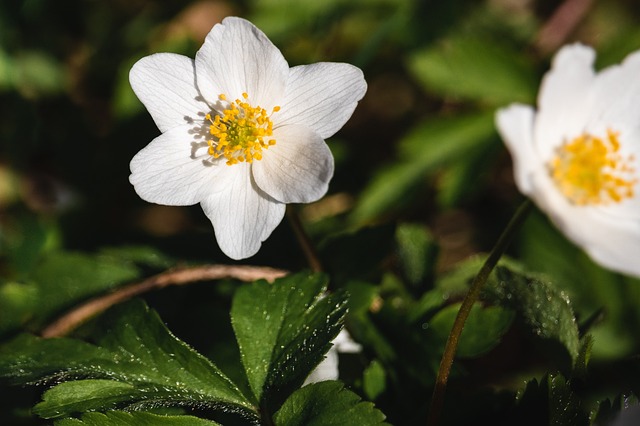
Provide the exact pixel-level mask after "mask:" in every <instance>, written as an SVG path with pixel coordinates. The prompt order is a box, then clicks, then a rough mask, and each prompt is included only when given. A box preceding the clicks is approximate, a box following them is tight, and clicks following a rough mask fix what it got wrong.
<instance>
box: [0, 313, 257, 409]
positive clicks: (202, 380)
mask: <svg viewBox="0 0 640 426" xmlns="http://www.w3.org/2000/svg"><path fill="white" fill-rule="evenodd" d="M103 321H105V326H106V331H105V333H104V334H103V335H102V336H100V337H99V338H98V339H97V344H96V345H93V344H90V343H85V342H83V341H80V340H74V339H66V338H62V339H40V338H37V337H33V336H29V335H22V336H20V337H18V338H17V339H15V340H13V341H12V342H10V343H9V344H7V345H5V346H3V347H2V348H1V351H0V376H4V377H8V378H11V379H13V380H14V381H17V382H27V381H36V380H42V379H56V380H65V379H74V378H83V379H85V378H86V379H90V380H79V381H71V382H66V383H61V384H59V385H57V386H55V387H53V388H52V389H51V390H49V391H48V392H47V393H46V394H45V396H44V400H43V401H42V402H41V403H39V404H38V405H37V406H36V407H35V408H34V412H35V413H37V414H39V415H40V416H42V417H45V418H54V417H61V416H65V415H70V414H73V413H75V412H78V411H87V410H101V409H113V408H119V407H138V408H139V407H144V406H154V405H157V404H164V405H190V406H197V407H208V408H224V409H226V410H231V411H242V412H244V413H245V415H247V416H252V415H255V414H254V412H253V407H252V405H251V403H250V402H249V401H248V400H247V399H246V398H245V397H244V396H243V395H242V393H241V392H240V391H239V390H238V388H237V387H236V386H235V385H234V384H233V383H231V381H230V380H229V379H228V378H227V377H225V376H224V375H223V374H222V373H221V372H220V370H219V369H218V368H217V367H216V366H214V365H213V364H212V363H211V362H210V361H209V360H207V359H206V358H204V357H203V356H202V355H200V354H198V353H197V352H195V351H194V350H193V349H191V348H190V347H189V346H187V345H186V344H185V343H183V342H182V341H180V340H178V339H177V338H176V337H175V336H173V335H172V334H171V332H169V330H167V328H166V327H165V326H164V324H163V323H162V321H161V320H160V318H159V317H158V315H157V314H156V313H155V312H153V311H150V310H149V309H148V308H147V307H146V306H145V305H144V304H143V303H142V302H140V301H133V302H130V303H128V304H126V305H124V306H122V307H118V308H115V309H114V310H113V311H112V312H110V313H109V314H108V315H107V318H105V319H103Z"/></svg>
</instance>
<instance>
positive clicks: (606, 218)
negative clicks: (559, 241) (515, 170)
mask: <svg viewBox="0 0 640 426" xmlns="http://www.w3.org/2000/svg"><path fill="white" fill-rule="evenodd" d="M534 186H535V191H534V193H533V195H532V198H533V200H534V201H535V202H536V204H537V205H538V207H540V209H541V210H542V211H544V212H545V213H547V215H548V216H549V218H550V219H551V221H552V222H553V223H554V224H555V225H556V227H557V228H558V229H559V230H560V231H561V232H562V233H563V234H564V235H565V236H566V237H567V238H568V239H569V240H570V241H572V242H573V243H574V244H576V245H577V246H579V247H581V248H582V249H583V250H584V251H585V252H587V253H588V254H589V256H591V258H592V259H593V260H594V261H595V262H596V263H598V264H600V265H602V266H604V267H606V268H609V269H612V270H615V271H617V272H621V273H625V274H629V275H633V276H637V277H640V262H638V253H640V221H639V220H637V219H635V220H634V219H621V218H619V217H616V216H612V215H610V214H608V212H607V211H606V209H604V208H599V207H591V206H576V205H573V204H571V203H570V202H569V201H568V200H567V199H566V197H564V195H562V193H560V191H558V190H557V189H556V187H555V185H554V183H553V181H552V180H551V178H550V177H548V176H546V175H544V174H538V175H537V176H536V179H535V182H534Z"/></svg>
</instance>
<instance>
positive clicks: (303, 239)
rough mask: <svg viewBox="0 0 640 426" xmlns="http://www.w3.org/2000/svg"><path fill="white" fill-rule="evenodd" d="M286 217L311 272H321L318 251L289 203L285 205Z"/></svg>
mask: <svg viewBox="0 0 640 426" xmlns="http://www.w3.org/2000/svg"><path fill="white" fill-rule="evenodd" d="M287 217H288V218H289V223H290V224H291V228H293V232H294V233H295V234H296V238H297V239H298V242H299V243H300V246H301V247H302V251H303V252H304V255H305V257H306V258H307V262H308V263H309V267H310V268H311V270H312V271H313V272H322V264H321V263H320V258H319V257H318V253H317V252H316V249H315V247H314V245H313V243H312V242H311V239H310V238H309V235H307V233H306V231H305V230H304V227H303V226H302V222H301V221H300V217H299V216H298V212H297V211H296V210H295V208H294V207H293V206H291V205H288V206H287Z"/></svg>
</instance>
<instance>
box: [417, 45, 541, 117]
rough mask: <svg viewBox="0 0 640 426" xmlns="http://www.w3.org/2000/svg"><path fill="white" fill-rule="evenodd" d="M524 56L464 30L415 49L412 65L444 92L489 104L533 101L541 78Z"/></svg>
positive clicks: (425, 82)
mask: <svg viewBox="0 0 640 426" xmlns="http://www.w3.org/2000/svg"><path fill="white" fill-rule="evenodd" d="M523 59H524V58H523V56H521V55H519V54H518V52H517V51H515V50H513V49H512V48H510V47H509V46H507V45H504V44H501V43H499V42H498V41H497V40H489V39H485V38H484V37H482V36H478V34H461V35H454V36H452V37H449V38H447V39H446V40H444V41H442V42H441V43H438V44H437V45H435V46H433V47H431V46H430V47H429V48H427V49H425V50H423V51H419V52H416V53H415V54H413V55H412V56H411V57H410V58H409V67H410V69H411V71H412V73H413V75H415V77H416V78H417V79H418V80H419V81H420V82H421V83H422V84H423V85H424V87H425V88H426V89H427V90H429V91H434V92H437V93H438V94H441V95H446V96H454V97H459V98H462V99H469V100H474V101H478V102H483V103H487V104H490V105H503V104H507V103H509V102H514V101H518V102H524V103H532V101H533V100H534V99H535V94H536V90H537V85H538V79H537V76H536V75H535V73H534V72H532V69H531V66H530V64H528V63H526V61H524V60H523ZM489 82H490V83H489Z"/></svg>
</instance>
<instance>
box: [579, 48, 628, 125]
mask: <svg viewBox="0 0 640 426" xmlns="http://www.w3.org/2000/svg"><path fill="white" fill-rule="evenodd" d="M638 75H640V51H638V52H635V53H633V54H631V55H629V56H627V58H625V60H624V61H623V62H622V63H621V64H620V65H614V66H611V67H608V68H606V69H604V70H602V71H601V72H600V73H599V74H598V75H597V77H596V79H595V81H594V87H593V90H592V93H593V95H592V97H593V101H592V105H593V107H592V111H591V114H590V116H589V122H590V124H591V125H593V126H597V127H604V130H606V129H607V128H615V129H616V130H618V131H624V133H623V135H624V134H628V133H629V132H630V131H631V132H633V131H635V134H634V136H637V135H638V126H639V124H638V123H639V122H640V79H638ZM621 127H624V129H623V128H621ZM628 127H631V128H628Z"/></svg>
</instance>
